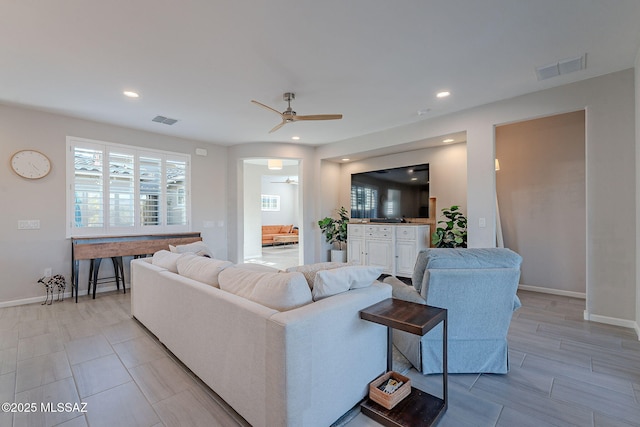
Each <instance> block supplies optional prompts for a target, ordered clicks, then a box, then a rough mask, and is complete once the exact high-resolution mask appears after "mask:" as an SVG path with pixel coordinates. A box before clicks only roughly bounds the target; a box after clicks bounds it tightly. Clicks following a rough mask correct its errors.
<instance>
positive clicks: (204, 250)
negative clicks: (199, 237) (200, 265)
mask: <svg viewBox="0 0 640 427" xmlns="http://www.w3.org/2000/svg"><path fill="white" fill-rule="evenodd" d="M169 250H170V251H171V252H175V253H179V254H186V253H193V254H196V255H198V256H205V257H209V258H213V253H212V252H211V250H210V249H209V247H208V246H207V245H206V244H205V243H204V242H193V243H187V244H186V245H177V246H173V245H169Z"/></svg>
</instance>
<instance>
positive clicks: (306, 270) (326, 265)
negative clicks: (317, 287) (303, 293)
mask: <svg viewBox="0 0 640 427" xmlns="http://www.w3.org/2000/svg"><path fill="white" fill-rule="evenodd" d="M347 265H348V264H347V263H344V262H318V263H315V264H306V265H298V266H295V267H289V268H287V270H286V271H287V272H289V273H291V272H294V271H298V272H300V273H302V274H304V278H305V279H307V283H308V284H309V289H313V281H314V280H315V278H316V273H317V272H318V271H321V270H331V269H334V268H340V267H346V266H347Z"/></svg>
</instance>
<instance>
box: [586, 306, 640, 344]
mask: <svg viewBox="0 0 640 427" xmlns="http://www.w3.org/2000/svg"><path fill="white" fill-rule="evenodd" d="M584 320H589V321H591V322H597V323H604V324H606V325H613V326H622V327H623V328H630V329H633V330H634V331H635V332H636V335H638V339H640V327H639V326H638V323H636V322H634V321H633V320H627V319H618V318H617V317H609V316H600V315H599V314H589V312H588V311H587V310H585V311H584Z"/></svg>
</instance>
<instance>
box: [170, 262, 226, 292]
mask: <svg viewBox="0 0 640 427" xmlns="http://www.w3.org/2000/svg"><path fill="white" fill-rule="evenodd" d="M232 265H233V263H232V262H230V261H222V260H219V259H213V258H206V257H202V256H198V255H195V254H184V255H182V256H181V257H180V258H179V259H178V262H177V266H178V274H180V275H181V276H184V277H188V278H190V279H193V280H196V281H198V282H202V283H206V284H207V285H211V286H214V287H216V288H218V287H220V286H219V283H218V275H219V274H220V272H221V271H222V270H224V269H225V268H227V267H230V266H232Z"/></svg>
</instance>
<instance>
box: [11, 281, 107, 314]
mask: <svg viewBox="0 0 640 427" xmlns="http://www.w3.org/2000/svg"><path fill="white" fill-rule="evenodd" d="M116 289H118V288H117V287H116V285H113V286H101V287H99V288H98V289H97V290H96V293H97V294H101V293H103V292H110V291H115V290H116ZM87 294H88V291H86V290H84V291H78V296H82V295H87ZM45 298H46V296H44V295H43V296H39V297H31V298H23V299H16V300H13V301H2V302H0V308H4V307H14V306H16V305H26V304H34V303H36V302H39V303H42V302H43V301H44V299H45ZM53 298H54V302H56V301H55V298H57V294H55V295H54V296H53ZM67 298H71V291H69V292H65V293H64V299H67Z"/></svg>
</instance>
